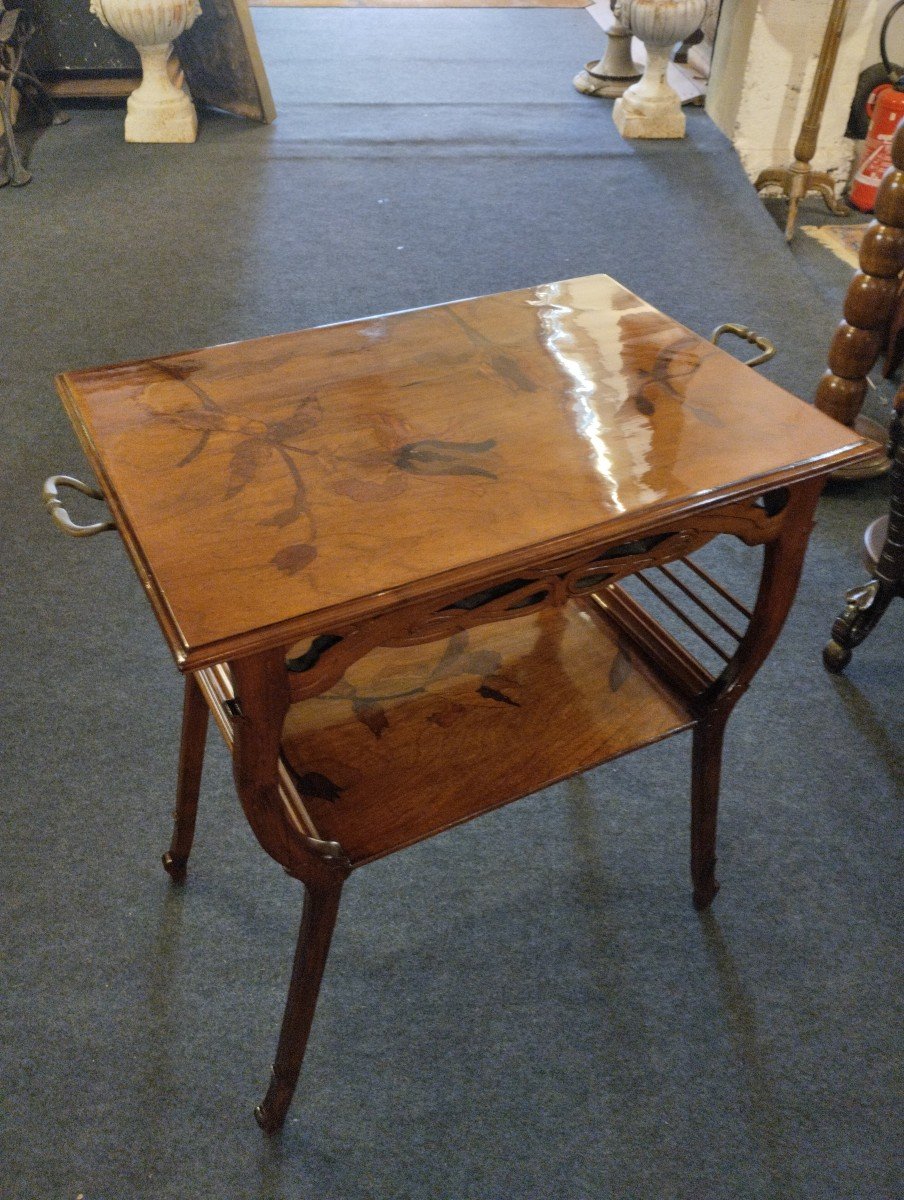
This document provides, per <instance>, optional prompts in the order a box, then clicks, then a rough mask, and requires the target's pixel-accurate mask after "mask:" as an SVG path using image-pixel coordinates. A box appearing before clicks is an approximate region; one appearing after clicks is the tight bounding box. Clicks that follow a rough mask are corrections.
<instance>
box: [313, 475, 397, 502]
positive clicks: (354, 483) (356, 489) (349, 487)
mask: <svg viewBox="0 0 904 1200" xmlns="http://www.w3.org/2000/svg"><path fill="white" fill-rule="evenodd" d="M330 486H331V487H332V489H333V491H334V492H336V493H337V495H339V496H347V497H348V499H349V500H356V501H358V502H359V503H364V504H366V503H370V502H371V501H375V500H392V499H393V498H394V497H395V496H401V494H402V492H404V491H405V489H406V488H407V487H408V480H407V479H405V478H404V476H401V475H397V476H395V477H394V478H392V479H387V480H385V481H383V482H376V481H373V480H370V479H339V480H336V482H335V483H332V484H331V485H330Z"/></svg>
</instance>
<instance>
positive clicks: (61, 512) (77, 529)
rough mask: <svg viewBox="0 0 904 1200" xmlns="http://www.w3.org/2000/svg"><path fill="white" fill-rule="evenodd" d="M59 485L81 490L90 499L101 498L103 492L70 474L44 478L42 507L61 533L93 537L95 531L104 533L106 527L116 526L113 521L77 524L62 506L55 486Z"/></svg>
mask: <svg viewBox="0 0 904 1200" xmlns="http://www.w3.org/2000/svg"><path fill="white" fill-rule="evenodd" d="M61 487H69V488H73V489H74V490H75V491H77V492H81V493H82V495H83V496H90V497H91V499H92V500H103V498H104V494H103V492H99V491H98V490H97V488H93V487H89V486H88V484H87V483H82V481H81V480H80V479H73V477H72V476H71V475H51V476H50V478H49V479H45V480H44V488H43V492H42V495H43V499H44V507H45V508H46V509H47V511H48V512H49V513H50V515H51V516H52V517H53V519H54V521H56V523H57V525H59V527H60V529H62V531H63V533H68V534H69V536H70V537H94V535H95V534H96V533H104V532H105V531H106V530H107V529H115V528H116V522H115V521H97V522H95V524H94V525H77V524H76V523H75V521H73V519H72V517H70V516H69V513H67V512H66V509H65V508H64V507H63V502H62V500H61V499H60V497H59V493H58V491H57V488H61Z"/></svg>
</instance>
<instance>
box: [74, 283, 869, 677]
mask: <svg viewBox="0 0 904 1200" xmlns="http://www.w3.org/2000/svg"><path fill="white" fill-rule="evenodd" d="M58 385H59V390H60V394H61V396H62V397H63V400H64V402H65V404H66V406H67V408H68V410H69V413H70V415H71V417H72V420H73V423H74V425H75V427H76V429H77V431H78V432H79V435H80V437H81V440H82V442H83V445H84V448H85V450H86V452H87V454H88V456H89V459H90V460H91V463H92V465H93V467H94V469H95V471H96V473H97V475H98V478H99V480H100V482H101V484H102V486H103V489H104V492H105V494H106V496H107V498H108V501H109V503H110V505H111V508H112V509H113V512H114V515H115V517H116V520H117V523H118V524H119V528H120V531H121V533H122V536H123V538H124V540H125V542H126V545H127V546H128V548H129V550H130V552H131V554H132V557H133V560H134V562H135V565H136V568H137V569H138V572H139V574H140V576H141V577H142V579H143V581H144V583H145V585H146V587H147V589H148V593H149V595H150V597H151V600H152V602H153V603H154V606H155V609H156V611H157V614H158V617H159V618H160V620H161V623H162V625H163V628H164V631H165V633H166V635H167V638H168V640H169V642H170V645H171V648H172V649H173V652H174V654H175V655H176V658H177V660H178V661H179V662H180V664H181V665H182V666H183V667H184V668H186V667H187V668H194V667H197V666H200V665H205V664H209V663H212V662H215V661H218V660H221V659H223V658H225V657H235V656H236V655H240V654H243V653H252V652H254V651H256V650H259V649H262V648H266V647H270V646H276V645H279V644H286V643H288V642H289V641H291V640H292V639H293V638H294V637H301V636H303V635H305V634H308V633H314V632H319V631H321V630H323V629H325V628H328V627H329V625H330V624H331V623H334V622H336V621H339V620H345V621H347V620H350V619H357V618H358V617H366V616H372V615H374V614H378V613H380V612H385V611H388V610H389V609H391V608H392V607H393V606H395V605H397V604H398V603H400V602H401V601H404V600H406V599H409V600H410V599H415V598H419V597H423V596H429V595H430V594H431V593H434V592H435V593H439V592H442V591H448V589H449V588H450V586H453V585H455V586H457V585H460V586H461V587H462V588H463V589H466V588H467V587H468V586H469V585H470V584H472V583H473V584H477V583H479V582H480V581H481V580H483V579H485V578H486V577H487V575H488V574H492V573H494V572H495V573H496V574H497V575H498V574H500V573H503V574H504V573H505V572H506V571H513V570H514V571H517V569H518V567H519V566H521V565H523V564H525V563H528V562H530V561H532V560H534V559H538V558H540V559H544V558H545V559H548V558H549V557H550V556H551V552H556V551H561V553H562V554H566V553H571V552H572V551H574V552H580V551H582V550H583V549H585V548H587V549H589V548H592V547H594V546H598V545H603V544H616V543H618V542H619V541H623V540H624V539H625V537H626V536H627V535H629V534H630V533H631V532H632V531H635V530H639V529H645V528H649V527H650V525H651V524H652V523H653V522H654V521H656V520H658V519H659V518H662V519H666V518H668V517H669V516H670V515H671V514H678V513H689V512H691V511H698V510H700V509H702V508H706V507H710V506H713V505H717V504H719V503H723V502H725V501H726V500H729V499H732V498H734V497H739V496H743V495H752V494H755V493H757V492H762V491H764V490H766V488H767V487H769V486H771V485H779V484H783V483H789V482H793V481H795V480H800V479H804V478H808V477H809V476H811V475H815V474H824V473H826V471H827V470H829V469H830V468H831V467H832V466H837V465H839V464H840V463H843V462H847V461H851V460H854V459H857V458H858V457H861V456H862V453H863V449H862V447H863V443H862V439H860V438H859V437H858V436H857V435H856V434H853V433H851V432H850V431H849V430H845V429H843V428H841V427H839V426H838V425H837V424H836V423H835V422H834V421H832V420H830V419H829V418H827V417H825V416H824V415H823V414H821V413H818V412H815V411H814V410H813V409H812V408H810V407H808V406H807V405H805V404H803V403H802V402H800V401H799V400H796V399H795V398H794V397H792V396H790V395H789V394H787V393H786V392H784V391H782V390H781V389H780V388H778V387H776V386H775V385H773V384H771V383H770V382H768V381H767V380H764V379H762V378H761V377H759V376H758V375H757V374H756V373H755V372H754V371H751V370H750V369H748V368H747V367H745V366H743V365H742V364H740V363H739V362H737V360H735V359H734V358H732V357H731V356H730V355H728V354H727V353H725V352H723V351H721V350H719V349H717V348H715V347H713V346H712V345H710V344H709V343H708V342H707V341H705V340H703V339H702V338H700V337H698V336H696V335H695V334H693V333H691V332H689V331H688V330H687V329H685V328H684V327H682V326H681V325H678V324H677V323H676V322H674V321H672V320H671V319H670V318H668V317H666V316H664V315H663V314H661V313H659V312H657V311H656V310H655V309H653V308H651V307H650V306H649V305H647V304H645V303H644V302H643V301H641V300H639V299H638V298H637V297H635V296H633V295H632V294H631V293H630V292H628V291H626V290H625V289H624V288H622V287H621V286H620V285H619V284H617V283H616V282H614V281H613V280H612V279H609V278H608V277H607V276H602V275H597V276H589V277H585V278H580V279H573V280H568V281H563V282H558V283H550V284H545V285H543V286H540V287H536V288H530V289H525V290H522V291H516V292H508V293H504V294H500V295H496V296H487V297H482V298H478V299H473V300H466V301H461V302H458V303H454V304H447V305H441V306H438V307H434V308H426V309H416V310H412V311H410V312H405V313H398V314H394V315H390V316H384V317H374V318H370V319H368V320H364V321H356V322H350V323H347V324H343V325H335V326H327V327H323V328H319V329H312V330H307V331H303V332H300V333H292V334H284V335H279V336H275V337H270V338H263V339H259V340H256V341H250V342H241V343H235V344H231V345H225V346H219V347H214V348H210V349H205V350H198V351H193V352H188V353H184V354H178V355H173V356H171V357H167V358H160V359H156V360H146V361H139V362H133V363H126V364H122V365H117V366H112V367H103V368H99V369H96V370H83V371H76V372H70V373H67V374H64V375H62V376H61V377H60V378H59V380H58Z"/></svg>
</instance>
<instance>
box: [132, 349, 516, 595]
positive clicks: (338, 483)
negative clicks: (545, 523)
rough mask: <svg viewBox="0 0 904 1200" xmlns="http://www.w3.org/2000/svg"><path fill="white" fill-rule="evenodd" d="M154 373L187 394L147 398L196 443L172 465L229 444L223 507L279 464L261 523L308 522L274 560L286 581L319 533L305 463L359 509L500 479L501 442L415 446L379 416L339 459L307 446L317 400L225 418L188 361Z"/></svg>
mask: <svg viewBox="0 0 904 1200" xmlns="http://www.w3.org/2000/svg"><path fill="white" fill-rule="evenodd" d="M154 365H155V367H156V368H157V370H158V371H159V372H160V374H161V375H162V376H163V377H164V380H162V381H161V382H162V383H163V382H164V381H165V382H166V383H167V384H168V383H173V382H174V383H177V384H179V385H180V389H184V392H181V394H180V397H179V402H178V404H174V403H173V396H172V391H171V389H169V388H167V391H166V396H165V399H164V397H163V395H161V394H155V385H153V384H152V385H151V386H150V387H149V388H147V389H146V390H145V394H144V402H145V405H146V407H147V408H148V409H149V410H150V411H151V413H152V414H153V416H154V417H155V419H157V420H162V421H165V422H167V423H168V424H170V425H175V426H176V427H177V428H178V429H180V430H183V431H185V432H186V433H187V434H189V435H191V436H192V437H193V439H194V440H193V442H192V443H191V445H190V446H189V448H188V450H187V451H186V453H185V454H184V455H183V456H182V458H180V459H179V460H178V461H177V463H176V464H175V465H176V466H177V467H186V466H188V465H189V464H190V463H192V462H194V461H195V460H196V459H197V458H199V457H200V456H201V455H202V454H204V452H205V451H206V450H207V448H208V446H209V444H210V443H211V441H212V439H218V440H221V441H222V440H224V439H226V440H228V443H229V445H230V447H231V452H230V454H229V457H228V460H227V468H226V476H225V499H227V500H231V499H233V498H235V497H236V496H239V495H241V493H242V492H243V491H244V490H245V489H246V488H247V487H248V486H249V485H251V484H253V483H255V482H259V481H260V480H261V479H262V478H264V477H265V476H269V477H271V478H272V476H273V468H274V464H276V465H277V467H278V468H279V469H280V470H281V471H282V474H283V476H284V478H285V485H286V486H285V489H284V493H283V494H282V495H284V499H282V500H281V502H280V504H279V506H278V507H277V510H276V511H275V512H273V513H271V514H270V515H268V516H266V517H262V518H261V519H260V521H259V523H260V524H261V525H262V526H275V527H277V528H283V527H286V526H290V525H293V524H295V523H296V522H299V521H303V522H304V523H305V525H306V526H307V530H306V536H305V537H304V540H301V541H297V542H293V543H291V544H289V545H285V546H283V547H281V548H280V549H279V550H278V551H277V552H276V553H275V554H274V556H273V558H272V559H271V562H272V563H273V565H274V566H275V567H276V568H277V569H278V570H280V571H283V572H284V573H286V574H294V573H295V572H296V571H299V570H301V569H302V568H303V567H305V566H307V565H308V563H310V562H311V561H312V560H313V559H314V558H315V557H316V554H317V549H316V539H317V530H316V527H315V521H314V517H313V514H312V512H311V508H310V505H309V502H308V487H307V486H306V484H305V478H304V466H305V459H309V460H316V464H317V471H318V474H320V475H321V476H323V475H324V474H325V475H326V476H327V486H329V487H330V488H331V490H332V491H333V492H335V493H336V494H337V495H339V496H344V497H345V498H347V499H350V500H355V501H357V502H359V503H369V502H374V501H377V502H379V501H385V500H389V499H392V498H393V497H395V496H399V495H401V493H402V492H404V491H405V490H406V488H407V487H408V486H409V480H410V477H411V476H424V475H427V476H431V475H432V476H442V475H459V476H474V477H479V478H483V479H490V480H493V479H495V478H496V474H495V472H494V471H493V470H491V469H490V467H489V466H488V465H485V456H487V455H488V454H489V452H490V451H492V450H493V449H494V448H495V446H496V442H495V440H494V439H493V438H487V439H485V440H483V441H480V442H458V441H449V440H444V439H442V438H425V439H413V438H412V437H411V435H412V432H413V431H412V430H411V429H410V428H409V427H408V425H407V423H406V422H404V421H402V420H400V419H399V418H398V417H396V416H394V415H390V414H380V413H377V414H374V417H373V420H374V428H373V429H370V428H368V429H364V430H362V431H361V435H360V437H352V438H351V439H350V440H348V441H347V442H346V444H345V446H344V448H343V450H342V451H337V450H335V449H332V448H328V447H326V446H325V445H324V444H323V441H324V440H323V439H322V438H321V439H320V441H319V442H318V444H317V445H316V446H313V445H305V444H304V443H305V440H306V439H308V438H310V436H311V435H312V434H314V433H316V432H322V430H321V426H322V422H323V410H322V408H321V405H320V401H319V400H318V398H317V396H315V395H310V396H304V397H302V398H301V399H299V400H297V401H295V407H294V410H293V411H292V412H291V413H290V415H288V416H283V417H279V418H274V419H272V420H265V419H261V418H259V417H256V416H253V415H251V414H250V413H244V412H235V411H231V412H230V411H228V410H227V409H226V408H225V407H224V406H223V405H222V404H220V403H218V402H217V401H216V400H215V399H214V397H213V396H211V395H210V393H209V392H208V391H207V390H206V389H205V388H204V387H203V386H202V385H201V384H200V383H199V382H198V379H197V378H196V375H197V368H196V367H195V365H194V364H193V363H192V362H191V360H190V359H186V360H182V361H181V362H180V363H175V362H173V361H172V360H163V361H160V360H158V361H157V362H156V363H155V364H154Z"/></svg>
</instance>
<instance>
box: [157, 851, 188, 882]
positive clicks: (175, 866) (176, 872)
mask: <svg viewBox="0 0 904 1200" xmlns="http://www.w3.org/2000/svg"><path fill="white" fill-rule="evenodd" d="M161 862H162V863H163V869H164V871H166V873H167V875H169V877H170V879H172V881H173V883H185V880H186V877H187V875H188V856H187V855H186V856H185V857H183V856H181V855H175V854H172V853H171V852H170V851H169V850H167V852H166V854H164V855H163V857H162V859H161Z"/></svg>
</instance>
